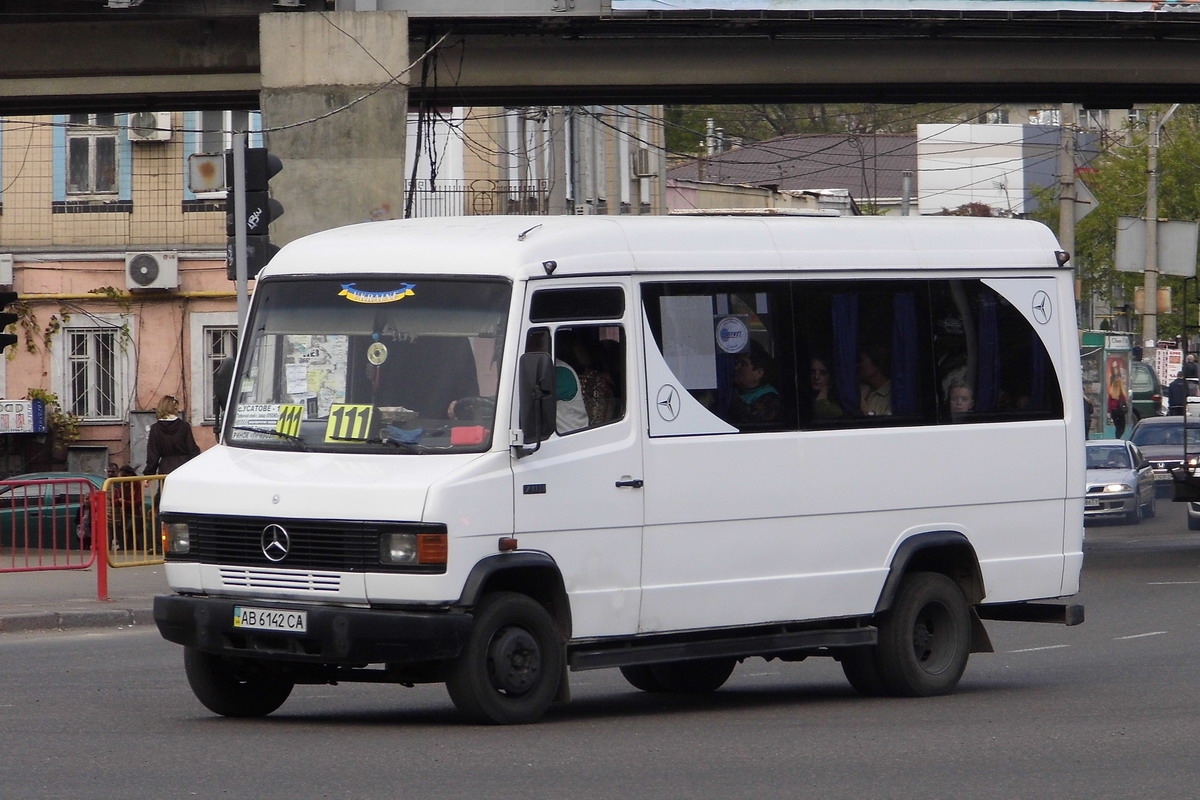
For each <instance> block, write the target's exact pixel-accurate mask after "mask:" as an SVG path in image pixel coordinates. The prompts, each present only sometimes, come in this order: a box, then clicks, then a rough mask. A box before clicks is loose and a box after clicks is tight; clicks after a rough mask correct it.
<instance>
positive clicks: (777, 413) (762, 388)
mask: <svg viewBox="0 0 1200 800" xmlns="http://www.w3.org/2000/svg"><path fill="white" fill-rule="evenodd" d="M771 366H772V365H771V359H770V358H768V357H767V355H766V354H765V353H763V352H761V351H758V350H754V349H750V350H747V351H746V352H744V353H742V354H741V355H739V356H738V357H737V361H735V362H733V385H734V393H733V399H732V400H731V401H730V404H729V421H730V422H732V423H733V424H734V425H738V424H742V423H747V422H778V421H779V419H780V418H781V417H782V416H783V398H781V397H780V396H779V390H777V389H776V388H775V387H774V386H772V385H771V383H770V380H769V379H768V375H767V373H768V372H769V371H770V369H771Z"/></svg>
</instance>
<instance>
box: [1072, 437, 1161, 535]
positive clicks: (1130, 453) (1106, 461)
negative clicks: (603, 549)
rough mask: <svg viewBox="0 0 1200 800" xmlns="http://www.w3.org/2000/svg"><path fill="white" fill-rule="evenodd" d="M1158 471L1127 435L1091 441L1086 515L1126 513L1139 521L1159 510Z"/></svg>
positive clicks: (1084, 506)
mask: <svg viewBox="0 0 1200 800" xmlns="http://www.w3.org/2000/svg"><path fill="white" fill-rule="evenodd" d="M1156 494H1157V492H1156V489H1155V486H1154V471H1153V469H1152V468H1151V467H1150V462H1149V461H1147V460H1146V457H1145V456H1143V455H1142V452H1141V451H1140V450H1139V449H1138V446H1137V445H1136V444H1134V443H1133V442H1128V441H1125V440H1124V439H1094V440H1092V441H1090V442H1088V443H1087V494H1085V495H1084V497H1083V518H1084V519H1085V520H1088V519H1105V518H1113V517H1122V518H1124V519H1125V520H1127V521H1129V522H1132V523H1138V522H1141V521H1142V517H1153V516H1154V514H1155V508H1154V498H1155V496H1156Z"/></svg>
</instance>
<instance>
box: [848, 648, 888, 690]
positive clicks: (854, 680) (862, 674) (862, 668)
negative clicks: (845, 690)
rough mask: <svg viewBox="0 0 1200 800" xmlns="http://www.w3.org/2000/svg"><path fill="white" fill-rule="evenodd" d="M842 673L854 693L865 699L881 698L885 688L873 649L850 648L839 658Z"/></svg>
mask: <svg viewBox="0 0 1200 800" xmlns="http://www.w3.org/2000/svg"><path fill="white" fill-rule="evenodd" d="M841 662H842V672H844V673H845V674H846V680H848V681H850V685H851V686H852V687H853V688H854V690H855V691H856V692H858V693H859V694H862V695H866V696H867V697H883V696H884V695H886V694H887V687H886V686H884V685H883V677H882V676H881V675H880V674H879V665H878V664H877V663H876V661H875V648H874V647H852V648H849V649H847V650H846V651H845V652H844V653H843V654H842V656H841Z"/></svg>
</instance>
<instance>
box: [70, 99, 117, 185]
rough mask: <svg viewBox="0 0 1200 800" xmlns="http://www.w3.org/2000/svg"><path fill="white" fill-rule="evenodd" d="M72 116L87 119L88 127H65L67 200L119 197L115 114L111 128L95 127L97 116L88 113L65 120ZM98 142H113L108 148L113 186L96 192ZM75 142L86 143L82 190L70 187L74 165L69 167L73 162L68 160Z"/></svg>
mask: <svg viewBox="0 0 1200 800" xmlns="http://www.w3.org/2000/svg"><path fill="white" fill-rule="evenodd" d="M74 116H86V117H87V124H86V125H80V124H78V123H75V124H72V125H69V126H68V127H67V132H66V133H67V151H66V188H67V197H68V198H71V199H76V200H80V199H82V200H86V199H92V198H110V197H117V196H119V195H120V193H121V142H120V128H119V127H118V125H117V120H116V119H115V115H114V120H113V124H112V125H111V126H108V125H98V124H97V123H96V116H97V115H96V114H87V115H83V114H79V115H75V114H71V115H69V116H68V119H70V118H71V117H74ZM100 139H111V140H112V143H111V147H112V170H113V183H112V188H111V189H99V188H97V186H96V170H97V163H98V160H99V159H98V156H97V153H98V152H99V147H100V144H99V140H100ZM77 141H85V142H87V154H88V185H87V187H85V188H72V186H71V177H72V173H73V170H72V167H73V164H72V160H71V146H72V144H73V143H74V142H77ZM106 146H107V145H106Z"/></svg>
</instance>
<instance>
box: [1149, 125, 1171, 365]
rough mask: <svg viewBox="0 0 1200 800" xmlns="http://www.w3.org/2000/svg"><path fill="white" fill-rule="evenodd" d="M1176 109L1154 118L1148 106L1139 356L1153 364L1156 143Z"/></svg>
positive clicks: (1156, 223) (1155, 330) (1155, 288)
mask: <svg viewBox="0 0 1200 800" xmlns="http://www.w3.org/2000/svg"><path fill="white" fill-rule="evenodd" d="M1178 108H1179V103H1176V104H1175V105H1173V106H1171V110H1170V111H1168V112H1167V113H1166V115H1164V116H1163V118H1162V121H1161V122H1160V121H1159V119H1158V112H1157V111H1154V110H1153V109H1151V111H1150V120H1149V128H1148V130H1149V134H1150V135H1149V138H1148V139H1147V144H1148V152H1147V154H1146V279H1145V283H1144V285H1143V290H1142V306H1143V309H1144V310H1143V312H1142V338H1143V339H1144V340H1145V341H1144V342H1143V348H1142V359H1143V360H1145V361H1149V362H1150V363H1151V364H1153V363H1154V348H1155V345H1157V344H1158V146H1159V137H1160V135H1161V134H1162V129H1163V126H1164V125H1166V124H1167V120H1169V119H1170V118H1171V115H1172V114H1174V113H1175V111H1176V110H1177V109H1178Z"/></svg>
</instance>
